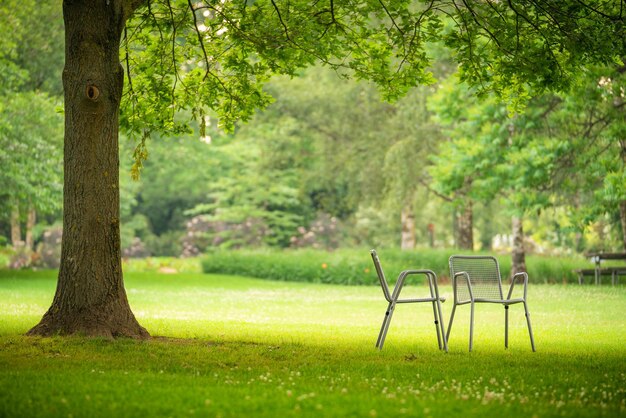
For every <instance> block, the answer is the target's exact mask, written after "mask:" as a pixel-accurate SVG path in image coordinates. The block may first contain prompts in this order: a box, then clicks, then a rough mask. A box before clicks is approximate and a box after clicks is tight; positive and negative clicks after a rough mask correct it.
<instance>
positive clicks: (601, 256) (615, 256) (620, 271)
mask: <svg viewBox="0 0 626 418" xmlns="http://www.w3.org/2000/svg"><path fill="white" fill-rule="evenodd" d="M587 257H589V258H590V259H591V261H592V262H593V263H594V264H595V265H596V267H595V268H594V269H578V270H574V272H575V273H577V274H578V284H583V279H584V277H585V276H593V278H594V283H595V284H596V285H599V284H601V279H602V276H603V275H605V276H608V275H611V284H612V285H613V286H615V283H616V282H617V281H618V280H619V276H620V275H626V266H619V267H604V268H603V267H602V266H601V263H602V261H606V260H613V261H615V260H621V261H626V253H605V252H599V253H591V254H587Z"/></svg>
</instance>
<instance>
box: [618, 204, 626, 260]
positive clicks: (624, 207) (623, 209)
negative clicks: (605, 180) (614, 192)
mask: <svg viewBox="0 0 626 418" xmlns="http://www.w3.org/2000/svg"><path fill="white" fill-rule="evenodd" d="M619 217H620V220H621V221H622V240H623V241H624V242H623V244H624V251H626V200H622V201H621V202H619Z"/></svg>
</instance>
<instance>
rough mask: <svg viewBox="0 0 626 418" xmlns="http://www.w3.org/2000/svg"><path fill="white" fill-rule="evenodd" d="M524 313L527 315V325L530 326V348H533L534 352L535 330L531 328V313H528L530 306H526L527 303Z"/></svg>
mask: <svg viewBox="0 0 626 418" xmlns="http://www.w3.org/2000/svg"><path fill="white" fill-rule="evenodd" d="M524 312H525V314H526V323H527V324H528V335H530V346H531V347H532V348H533V352H535V351H537V350H535V339H534V338H533V328H532V327H531V326H530V313H529V312H528V306H526V302H525V301H524Z"/></svg>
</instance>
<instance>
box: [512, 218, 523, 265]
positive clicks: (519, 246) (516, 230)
mask: <svg viewBox="0 0 626 418" xmlns="http://www.w3.org/2000/svg"><path fill="white" fill-rule="evenodd" d="M512 226H513V248H512V250H511V276H512V275H514V274H516V273H520V272H522V271H526V252H525V251H524V228H523V226H522V219H521V218H518V217H517V216H514V217H513V219H512Z"/></svg>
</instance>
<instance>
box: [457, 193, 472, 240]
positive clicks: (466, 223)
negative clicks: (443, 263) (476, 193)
mask: <svg viewBox="0 0 626 418" xmlns="http://www.w3.org/2000/svg"><path fill="white" fill-rule="evenodd" d="M473 218H474V217H473V213H472V201H471V200H469V199H468V200H467V201H466V202H465V207H464V208H463V210H462V212H460V213H458V214H457V218H456V226H457V228H456V232H457V238H456V243H457V247H459V248H460V249H462V250H470V251H473V250H474V231H473V229H474V219H473Z"/></svg>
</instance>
